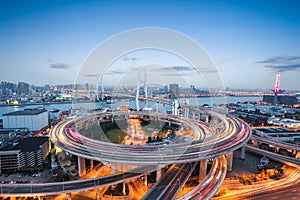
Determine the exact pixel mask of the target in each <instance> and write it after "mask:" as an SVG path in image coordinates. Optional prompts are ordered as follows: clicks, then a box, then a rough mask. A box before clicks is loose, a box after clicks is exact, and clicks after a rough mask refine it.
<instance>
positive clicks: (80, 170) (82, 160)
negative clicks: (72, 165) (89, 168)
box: [78, 156, 86, 177]
mask: <svg viewBox="0 0 300 200" xmlns="http://www.w3.org/2000/svg"><path fill="white" fill-rule="evenodd" d="M78 174H79V176H80V177H81V176H84V175H85V174H86V166H85V158H82V157H79V156H78Z"/></svg>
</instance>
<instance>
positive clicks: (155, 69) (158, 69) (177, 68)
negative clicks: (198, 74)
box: [150, 66, 195, 72]
mask: <svg viewBox="0 0 300 200" xmlns="http://www.w3.org/2000/svg"><path fill="white" fill-rule="evenodd" d="M170 70H176V71H180V72H183V71H186V72H187V71H192V70H195V69H194V68H193V67H190V66H170V67H159V68H153V69H151V68H150V71H156V72H157V71H160V72H169V71H170Z"/></svg>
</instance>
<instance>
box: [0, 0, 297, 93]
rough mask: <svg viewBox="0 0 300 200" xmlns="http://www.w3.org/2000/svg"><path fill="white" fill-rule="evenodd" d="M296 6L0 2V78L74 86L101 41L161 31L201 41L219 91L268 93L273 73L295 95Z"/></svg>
mask: <svg viewBox="0 0 300 200" xmlns="http://www.w3.org/2000/svg"><path fill="white" fill-rule="evenodd" d="M298 7H299V3H298V2H295V1H288V2H287V3H286V1H225V2H224V1H201V2H196V1H190V2H183V1H164V2H158V1H154V2H152V3H150V2H145V1H142V2H140V1H130V2H126V3H124V2H119V1H115V2H110V1H101V2H98V1H43V2H40V1H26V2H22V1H2V2H1V3H0V11H1V12H0V13H1V14H0V27H1V30H2V31H1V33H0V36H1V39H0V41H1V44H2V45H1V47H0V50H1V53H0V59H1V71H2V72H1V74H0V80H3V81H9V82H29V83H32V84H36V85H45V84H50V85H57V84H69V83H74V81H75V79H76V76H77V74H78V72H79V70H80V66H81V63H83V62H84V60H85V58H86V57H87V56H88V55H89V53H90V52H91V51H92V50H93V49H94V48H95V47H96V46H97V45H98V44H100V43H101V42H103V41H104V40H105V39H107V38H109V37H111V36H112V35H115V34H118V33H120V32H123V31H126V30H129V29H134V28H142V27H161V28H167V29H172V30H175V31H178V32H181V33H183V34H185V35H187V36H189V37H191V38H192V39H194V40H195V41H196V42H197V43H198V44H200V46H202V47H203V48H204V49H205V50H206V52H207V53H208V55H209V56H210V57H211V59H212V60H213V61H214V63H215V64H216V66H217V69H218V70H219V72H220V74H221V77H222V79H223V82H224V87H230V88H273V87H274V84H275V74H276V72H277V71H280V72H281V73H282V76H281V86H280V87H281V88H284V89H288V90H293V89H296V90H299V85H300V84H299V83H300V80H299V78H298V77H299V74H300V73H299V68H300V52H299V49H298V46H299V44H300V40H299V38H298V35H299V33H300V26H299V23H300V14H299V13H298V11H297V8H298ZM124 16H126V17H124ZM181 64H182V63H179V65H181ZM183 64H184V63H183ZM171 65H175V66H173V67H176V63H171ZM184 67H185V66H183V67H182V68H178V69H179V70H184V69H185V68H184ZM112 75H113V74H111V76H112ZM114 75H115V74H114Z"/></svg>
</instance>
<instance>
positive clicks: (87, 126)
mask: <svg viewBox="0 0 300 200" xmlns="http://www.w3.org/2000/svg"><path fill="white" fill-rule="evenodd" d="M88 129H89V125H88V123H87V122H85V130H88Z"/></svg>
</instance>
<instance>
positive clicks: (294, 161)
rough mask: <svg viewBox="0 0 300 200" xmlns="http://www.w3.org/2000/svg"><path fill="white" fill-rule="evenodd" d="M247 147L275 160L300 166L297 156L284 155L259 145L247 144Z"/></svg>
mask: <svg viewBox="0 0 300 200" xmlns="http://www.w3.org/2000/svg"><path fill="white" fill-rule="evenodd" d="M246 149H248V150H249V151H252V152H255V153H258V154H261V155H265V156H267V157H268V158H271V159H273V160H276V161H279V162H283V163H285V164H287V165H290V166H294V167H300V160H299V159H297V158H294V157H289V156H284V155H281V154H277V153H273V152H270V151H266V150H263V149H260V148H258V147H254V146H251V145H249V144H247V145H246Z"/></svg>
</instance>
